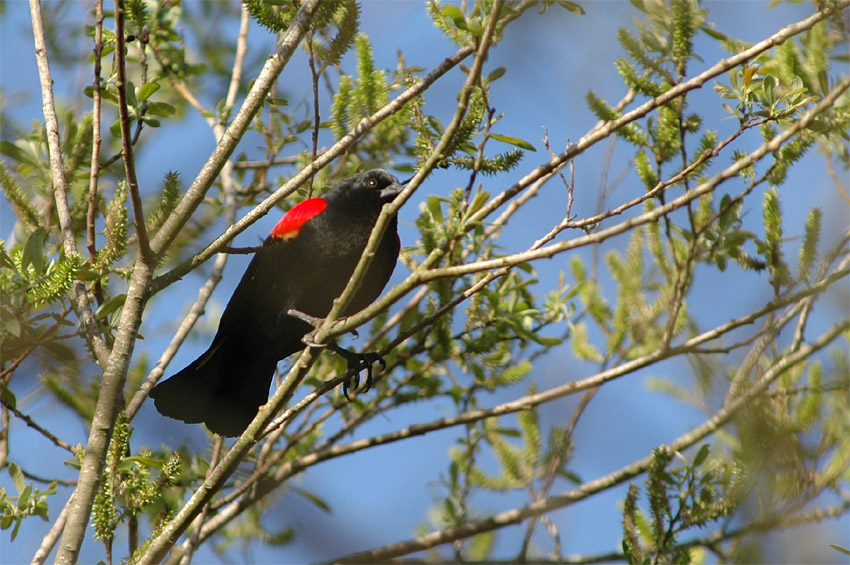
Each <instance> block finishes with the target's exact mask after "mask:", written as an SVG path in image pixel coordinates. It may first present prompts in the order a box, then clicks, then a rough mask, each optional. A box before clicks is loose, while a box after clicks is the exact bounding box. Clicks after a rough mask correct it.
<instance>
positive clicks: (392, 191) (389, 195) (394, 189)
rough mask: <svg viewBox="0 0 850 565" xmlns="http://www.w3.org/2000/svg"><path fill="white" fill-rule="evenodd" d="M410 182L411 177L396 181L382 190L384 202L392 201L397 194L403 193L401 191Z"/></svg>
mask: <svg viewBox="0 0 850 565" xmlns="http://www.w3.org/2000/svg"><path fill="white" fill-rule="evenodd" d="M411 178H412V177H411ZM408 182H410V179H407V180H406V181H403V182H394V183H392V184H391V185H389V186H388V187H386V188H384V189H382V190H381V192H380V194H381V200H383V201H384V202H392V201H393V200H394V199H395V197H396V196H398V195H399V194H401V191H402V190H404V185H405V184H407V183H408Z"/></svg>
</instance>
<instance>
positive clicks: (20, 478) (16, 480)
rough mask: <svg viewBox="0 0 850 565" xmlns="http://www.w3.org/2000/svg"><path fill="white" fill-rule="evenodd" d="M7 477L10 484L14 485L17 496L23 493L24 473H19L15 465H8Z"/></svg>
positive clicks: (18, 468) (18, 467)
mask: <svg viewBox="0 0 850 565" xmlns="http://www.w3.org/2000/svg"><path fill="white" fill-rule="evenodd" d="M9 476H10V477H12V483H13V484H14V485H15V490H16V491H18V494H21V493H23V492H24V489H25V488H26V479H24V472H23V471H21V468H20V466H18V464H17V463H9Z"/></svg>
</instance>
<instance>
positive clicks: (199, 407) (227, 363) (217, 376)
mask: <svg viewBox="0 0 850 565" xmlns="http://www.w3.org/2000/svg"><path fill="white" fill-rule="evenodd" d="M224 345H225V344H222V343H218V344H216V343H213V345H212V346H210V348H209V349H208V350H207V352H206V353H204V354H203V355H201V356H200V357H198V358H197V359H195V360H194V361H193V362H192V363H191V364H190V365H189V366H187V367H186V368H185V369H183V370H182V371H180V372H179V373H177V374H175V375H173V376H172V377H170V378H168V379H166V380H165V381H162V382H160V383H159V384H158V385H156V386H155V387H154V388H153V390H151V393H150V396H151V398H153V400H154V405H155V406H156V409H157V410H158V411H159V413H160V414H162V415H163V416H168V417H169V418H174V419H177V420H182V421H184V422H186V423H187V424H197V423H201V422H203V423H204V424H205V425H206V426H207V428H209V430H210V431H211V432H213V433H216V434H219V435H222V436H225V437H235V436H238V435H240V434H241V433H242V432H243V431H245V428H247V427H248V424H250V423H251V420H253V419H254V416H256V415H257V411H258V410H259V408H260V406H262V405H263V404H265V403H266V401H267V400H268V395H269V385H270V384H271V379H272V376H273V374H274V369H275V366H276V365H277V360H276V359H273V358H267V357H258V358H253V359H250V360H249V362H248V364H247V365H246V363H245V361H246V359H245V357H244V356H243V355H239V354H233V353H232V352H229V351H228V348H227V347H226V346H224ZM236 360H238V361H239V362H240V364H239V365H238V366H234V361H236Z"/></svg>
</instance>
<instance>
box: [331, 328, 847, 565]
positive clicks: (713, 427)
mask: <svg viewBox="0 0 850 565" xmlns="http://www.w3.org/2000/svg"><path fill="white" fill-rule="evenodd" d="M848 329H850V319H844V320H843V321H841V322H840V323H838V324H836V325H834V326H832V327H831V328H830V329H828V330H827V331H826V332H824V333H823V334H821V336H819V337H818V339H816V340H815V341H813V342H812V343H811V344H808V345H805V346H803V347H800V349H798V350H797V351H795V352H793V353H791V354H790V355H787V356H785V357H782V358H780V359H779V360H777V362H776V363H774V364H773V366H771V367H770V368H769V369H768V370H767V371H765V373H764V375H763V376H762V377H761V378H760V379H759V381H758V382H757V383H756V384H755V385H754V386H753V387H752V388H751V389H750V390H749V391H747V392H746V393H745V394H743V395H741V396H740V397H739V398H738V400H737V401H735V402H734V403H732V404H730V405H728V406H726V407H724V408H723V409H721V410H720V411H718V412H717V413H716V414H715V415H714V416H712V417H711V418H709V419H708V420H706V421H705V422H703V423H702V424H700V425H699V426H697V427H696V428H694V429H693V430H691V431H689V432H687V433H685V434H683V435H681V436H680V437H678V438H677V439H676V440H674V441H673V442H672V443H670V444H669V449H670V450H671V451H684V450H686V449H687V448H689V447H691V446H693V445H695V444H696V443H697V442H699V441H702V440H703V439H705V438H706V437H708V436H709V435H711V434H712V433H714V432H715V431H717V430H718V429H719V428H720V427H721V426H723V425H725V424H726V423H727V422H728V421H729V420H730V419H731V418H732V417H733V416H734V415H735V414H736V413H737V412H738V411H739V410H741V409H742V408H744V407H745V406H747V405H748V404H749V403H750V402H752V400H753V399H754V398H756V397H757V396H758V395H759V394H761V393H762V392H764V390H765V389H766V388H767V387H768V386H769V385H770V384H771V383H772V382H774V381H775V380H776V379H777V378H779V377H780V376H781V375H782V374H783V373H785V371H787V370H789V369H791V368H792V367H794V366H795V365H797V364H798V363H801V362H803V361H805V360H806V359H807V358H809V357H810V356H811V355H813V354H814V353H816V352H817V351H820V350H821V349H823V348H824V347H826V346H827V345H829V344H830V343H831V342H832V341H833V340H834V339H836V338H837V337H839V336H840V335H841V334H842V333H843V332H845V331H847V330H848ZM652 460H653V456H652V455H649V456H647V457H644V458H643V459H639V460H637V461H635V462H633V463H631V464H629V465H626V466H625V467H622V468H621V469H618V470H616V471H614V472H613V473H609V474H608V475H605V476H604V477H600V478H598V479H596V480H593V481H590V482H587V483H585V484H583V485H581V486H580V487H578V488H576V489H573V490H571V491H567V492H564V493H561V494H558V495H554V496H550V497H548V498H545V499H543V500H540V501H537V502H534V503H531V504H529V505H527V506H523V507H521V508H515V509H513V510H509V511H507V512H502V513H499V514H496V515H495V516H492V517H490V518H487V519H484V520H479V521H475V522H468V523H466V524H463V525H461V526H457V527H454V528H447V529H445V530H441V531H436V532H431V533H429V534H426V535H424V536H421V537H418V538H415V539H412V540H407V541H403V542H399V543H394V544H389V545H386V546H383V547H379V548H376V549H373V550H370V551H364V552H360V553H353V554H350V555H346V556H343V557H340V558H338V559H335V560H334V562H335V563H370V562H372V563H373V562H383V561H387V560H390V559H392V558H394V557H399V556H401V555H407V554H409V553H413V552H416V551H422V550H423V549H429V548H432V547H436V546H438V545H442V544H445V543H449V542H452V541H455V540H458V539H463V538H469V537H471V536H474V535H476V534H480V533H482V532H488V531H492V530H496V529H499V528H503V527H506V526H510V525H513V524H519V523H521V522H523V521H524V520H526V519H528V518H531V517H534V516H541V515H543V514H546V513H548V512H551V511H553V510H557V509H558V508H563V507H565V506H568V505H569V504H572V503H573V502H577V501H579V500H584V499H586V498H588V497H589V496H591V495H593V494H596V493H598V492H601V491H604V490H606V489H609V488H611V487H613V486H616V485H618V484H622V483H624V482H626V481H627V480H629V479H631V478H634V477H636V476H638V475H640V474H641V473H643V472H644V471H646V470H647V469H648V468H649V466H650V464H651V463H652Z"/></svg>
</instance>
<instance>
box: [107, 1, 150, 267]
mask: <svg viewBox="0 0 850 565" xmlns="http://www.w3.org/2000/svg"><path fill="white" fill-rule="evenodd" d="M125 17H126V8H125V6H124V0H115V65H116V72H117V81H116V86H117V88H118V122H119V124H120V126H121V146H122V148H123V149H122V151H123V155H124V173H125V174H126V175H127V188H128V192H129V193H130V203H131V204H132V208H133V225H134V226H135V228H136V241H138V244H139V254H140V256H141V258H142V260H143V261H144V262H145V263H147V264H148V265H153V263H154V257H153V252H152V251H151V246H150V241H148V229H147V227H146V226H145V213H144V210H143V209H142V196H141V194H140V192H139V180H138V178H137V177H136V159H135V157H134V155H133V139H132V134H131V132H130V128H131V123H130V110H129V106H128V101H127V65H126V57H125V55H126V52H125V49H126V44H125V39H126V37H125V35H124V22H125ZM142 50H144V45H142ZM139 124H141V120H140V121H139Z"/></svg>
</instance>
